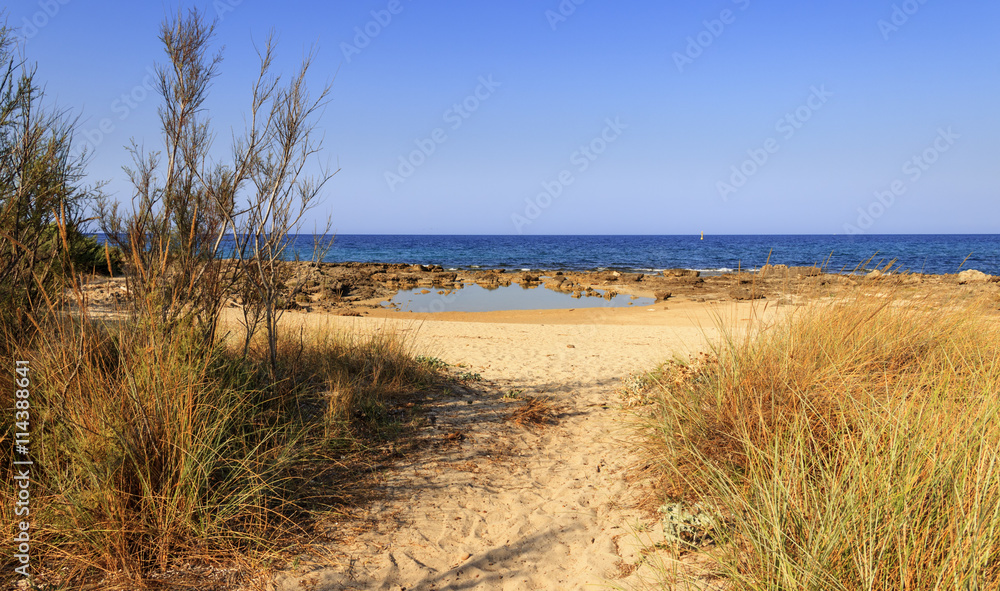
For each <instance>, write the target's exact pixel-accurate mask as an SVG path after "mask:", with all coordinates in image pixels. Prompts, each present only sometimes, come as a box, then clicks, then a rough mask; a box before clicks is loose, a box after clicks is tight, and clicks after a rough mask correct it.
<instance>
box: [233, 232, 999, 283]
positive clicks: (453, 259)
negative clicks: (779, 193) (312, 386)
mask: <svg viewBox="0 0 1000 591" xmlns="http://www.w3.org/2000/svg"><path fill="white" fill-rule="evenodd" d="M321 238H322V237H318V236H314V235H311V234H299V235H296V236H294V237H292V241H291V244H290V247H289V249H288V250H287V251H286V258H288V259H296V258H297V259H300V260H310V259H312V258H313V256H314V246H315V244H316V242H317V239H321ZM224 248H225V247H224ZM321 259H322V260H323V261H324V262H345V261H358V262H381V263H409V264H414V263H416V264H422V265H441V266H442V267H444V268H446V269H452V270H459V269H478V268H482V269H488V268H500V269H507V270H536V269H539V270H540V269H545V270H603V269H609V270H617V271H626V272H655V271H660V270H663V269H694V270H697V271H701V272H702V273H703V274H717V273H728V272H732V271H736V270H741V269H742V270H755V269H758V268H760V267H761V266H762V265H764V264H766V263H768V262H770V263H772V264H785V265H789V266H793V265H801V266H814V265H815V266H818V267H821V268H824V269H825V270H826V271H827V272H834V273H861V272H867V271H869V270H871V269H875V268H879V269H885V268H889V270H891V271H901V272H914V273H933V274H947V273H957V272H959V271H963V270H966V269H977V270H979V271H983V272H984V273H988V274H991V275H1000V235H996V234H889V235H875V234H873V235H867V234H861V235H850V236H849V235H835V236H830V235H753V236H735V235H720V236H713V235H705V236H704V237H702V236H699V235H693V236H633V235H628V236H594V235H586V236H564V235H559V236H510V235H505V236H484V235H475V236H427V235H373V234H363V235H362V234H342V235H337V236H335V237H333V243H332V246H331V247H330V249H329V250H328V251H327V252H326V253H325V255H324V256H322V257H321Z"/></svg>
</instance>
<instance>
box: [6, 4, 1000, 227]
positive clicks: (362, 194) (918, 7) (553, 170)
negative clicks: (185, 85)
mask: <svg viewBox="0 0 1000 591" xmlns="http://www.w3.org/2000/svg"><path fill="white" fill-rule="evenodd" d="M681 4H683V5H681ZM178 7H183V8H185V9H186V8H189V7H197V8H199V9H202V10H204V11H205V12H206V14H208V15H209V16H218V17H219V23H218V30H217V42H218V46H219V48H222V47H223V46H224V62H223V64H222V67H221V74H220V76H219V77H218V78H217V79H216V81H215V84H214V87H213V92H212V95H211V98H210V99H209V102H208V108H209V113H210V115H211V116H212V119H213V122H214V124H215V131H216V136H217V138H216V154H217V155H218V156H220V157H223V156H225V154H226V145H227V142H228V139H229V137H230V133H231V129H232V128H233V126H237V127H238V126H240V125H241V121H242V118H241V117H242V113H243V112H245V110H246V108H247V106H248V103H249V94H248V91H249V88H250V85H251V83H252V82H253V79H254V75H255V69H256V66H257V64H256V55H255V53H254V51H253V44H254V42H257V43H260V42H261V41H262V40H263V39H264V38H265V37H266V36H267V34H268V32H269V31H270V30H271V29H272V28H273V29H274V31H275V32H276V34H277V35H278V39H279V42H280V45H279V48H278V51H279V60H278V62H277V67H278V69H279V71H282V72H284V73H286V74H291V73H292V72H293V71H294V69H295V67H296V66H297V64H298V62H299V61H300V60H301V59H302V57H303V56H304V55H305V54H306V53H308V52H309V51H310V48H312V47H315V48H316V50H317V57H316V60H315V62H314V66H313V70H312V77H311V83H312V85H313V87H314V88H316V89H319V88H320V87H321V86H323V84H324V83H326V82H329V81H332V82H333V86H332V94H331V101H330V103H329V104H328V106H327V107H326V109H325V111H324V112H323V114H322V117H321V118H320V120H319V121H318V124H319V127H320V129H321V130H322V132H323V134H324V138H325V140H324V141H325V148H324V150H323V152H322V154H321V158H322V161H323V162H325V163H330V164H332V165H333V166H335V167H336V166H339V167H340V169H341V171H340V173H339V174H337V175H336V176H335V177H334V178H333V179H332V180H331V182H330V183H329V184H328V185H327V187H326V191H325V194H324V199H323V203H322V204H321V206H320V208H319V209H317V210H316V215H315V216H314V217H315V218H317V219H319V220H320V221H322V220H325V219H326V217H327V215H328V214H330V215H332V217H333V222H334V229H335V230H336V231H337V232H339V233H412V234H516V233H526V234H691V233H697V232H700V231H704V232H706V233H715V234H766V233H777V234H808V233H824V234H835V233H845V232H865V233H875V234H881V233H966V232H968V233H996V232H997V225H998V221H1000V215H998V214H1000V166H998V165H997V158H998V156H1000V114H998V109H997V107H996V102H997V96H998V95H1000V92H998V91H1000V36H998V35H996V27H997V25H998V23H1000V5H998V4H997V3H996V2H990V1H986V0H979V1H963V0H957V1H952V2H944V0H924V1H923V2H921V0H907V1H905V2H903V1H899V0H896V1H882V0H863V1H862V0H842V1H840V2H833V1H826V2H819V1H805V2H803V1H801V0H799V1H796V2H793V1H791V0H774V1H771V2H765V1H763V0H712V1H705V2H698V3H694V2H688V3H680V2H652V1H639V0H636V1H632V2H611V1H610V0H562V1H560V0H537V1H528V0H504V1H499V0H482V1H479V2H458V1H454V0H435V1H433V2H432V1H430V0H374V1H369V0H363V1H362V0H357V1H352V2H307V1H290V2H283V3H281V4H278V3H263V2H254V1H253V0H215V1H200V2H188V3H183V4H176V3H172V2H171V3H166V2H164V3H156V2H141V3H140V2H101V3H97V2H84V1H83V0H41V1H30V2H20V3H17V5H16V6H9V7H8V8H7V21H8V25H9V26H10V27H13V28H19V29H20V31H21V33H22V34H23V35H24V37H25V38H26V42H25V44H24V47H25V55H26V57H27V59H28V60H30V61H34V62H37V63H38V74H39V79H40V80H41V81H43V82H44V83H45V85H46V88H47V91H48V94H49V98H50V99H53V100H54V101H56V103H57V104H58V105H59V106H60V107H62V108H64V109H69V110H71V111H72V112H73V113H74V114H77V115H79V116H80V136H79V141H80V142H81V144H83V143H85V142H89V143H90V144H92V145H93V148H94V149H93V158H92V160H91V163H90V167H89V171H90V175H91V178H92V179H93V180H97V179H106V180H108V181H109V185H108V190H109V191H111V192H113V193H114V194H116V195H117V196H118V197H119V198H121V199H125V198H127V197H128V196H129V186H128V184H127V182H126V177H125V174H124V173H123V172H122V170H121V167H122V165H125V164H128V155H127V153H126V151H125V149H124V146H125V145H126V144H127V143H128V142H129V141H130V140H131V139H133V138H134V139H135V140H136V141H138V142H140V143H143V144H144V145H145V146H146V147H147V149H155V148H156V147H157V146H158V145H159V132H158V127H157V125H158V121H157V113H156V110H157V105H158V100H157V97H156V96H155V95H154V94H152V93H149V92H148V91H147V90H146V89H145V88H143V84H144V83H145V82H147V81H148V79H147V76H148V73H147V72H148V68H149V67H150V66H152V64H154V63H155V62H157V61H161V60H162V59H163V53H162V49H161V47H160V46H159V44H158V41H157V38H156V37H157V32H158V26H159V23H160V22H161V20H162V19H163V18H164V16H166V15H168V14H173V13H174V12H176V10H177V8H178ZM380 21H381V22H380ZM25 23H33V24H29V25H28V26H27V27H25ZM366 30H367V33H365V31H366ZM359 32H360V33H361V34H360V35H359ZM123 95H125V98H123ZM456 105H457V106H458V107H457V108H456ZM102 124H103V125H104V128H105V129H106V130H110V131H109V132H107V133H104V132H101V131H100V129H101V126H102ZM421 147H422V149H423V151H421ZM312 228H313V222H312V219H310V220H309V221H308V223H307V225H306V227H305V228H303V230H304V231H311V230H312Z"/></svg>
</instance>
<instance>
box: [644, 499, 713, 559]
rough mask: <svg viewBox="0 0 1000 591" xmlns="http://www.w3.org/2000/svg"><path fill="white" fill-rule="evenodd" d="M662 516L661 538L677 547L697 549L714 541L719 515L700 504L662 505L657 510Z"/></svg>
mask: <svg viewBox="0 0 1000 591" xmlns="http://www.w3.org/2000/svg"><path fill="white" fill-rule="evenodd" d="M657 512H658V513H659V514H660V515H662V517H661V518H660V522H661V523H662V525H663V536H664V538H666V540H667V542H670V543H672V544H674V545H677V546H682V547H685V548H690V549H697V548H701V547H702V546H705V545H706V544H709V543H711V542H713V541H715V536H716V535H717V532H718V529H719V525H720V524H721V523H722V520H721V519H720V517H719V515H718V514H717V513H715V512H713V511H710V510H708V509H707V508H706V507H705V506H703V505H702V504H700V503H695V504H694V505H691V506H686V505H684V504H683V503H664V504H663V505H662V506H660V508H659V509H657Z"/></svg>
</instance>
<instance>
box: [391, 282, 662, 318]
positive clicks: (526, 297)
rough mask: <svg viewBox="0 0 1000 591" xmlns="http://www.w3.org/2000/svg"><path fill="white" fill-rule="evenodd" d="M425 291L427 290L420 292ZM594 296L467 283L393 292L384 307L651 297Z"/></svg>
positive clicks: (515, 306) (605, 302)
mask: <svg viewBox="0 0 1000 591" xmlns="http://www.w3.org/2000/svg"><path fill="white" fill-rule="evenodd" d="M424 292H427V293H424ZM596 292H597V293H599V294H600V297H598V296H581V297H579V298H574V297H573V296H572V295H571V294H569V293H566V292H561V291H553V290H551V289H546V288H545V287H542V286H537V287H521V286H520V285H516V284H512V285H509V286H506V287H498V288H496V289H485V288H483V287H481V286H479V285H476V284H474V283H473V284H468V285H466V286H465V287H463V288H462V289H453V290H443V289H440V288H419V287H418V288H416V289H410V290H406V291H401V292H399V293H397V294H396V295H395V296H393V297H392V299H390V300H389V301H387V302H382V306H383V307H386V308H390V307H391V308H396V309H397V310H399V311H401V312H502V311H507V310H564V309H569V308H627V307H629V306H651V305H653V303H654V300H653V298H642V297H635V296H630V295H628V294H620V295H616V296H614V297H612V298H611V299H608V298H605V297H603V296H604V292H602V291H601V290H596Z"/></svg>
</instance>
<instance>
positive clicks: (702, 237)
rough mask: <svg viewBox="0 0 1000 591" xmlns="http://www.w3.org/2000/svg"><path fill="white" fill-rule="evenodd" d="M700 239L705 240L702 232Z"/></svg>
mask: <svg viewBox="0 0 1000 591" xmlns="http://www.w3.org/2000/svg"><path fill="white" fill-rule="evenodd" d="M701 239H702V240H704V239H705V233H704V232H702V233H701Z"/></svg>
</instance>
